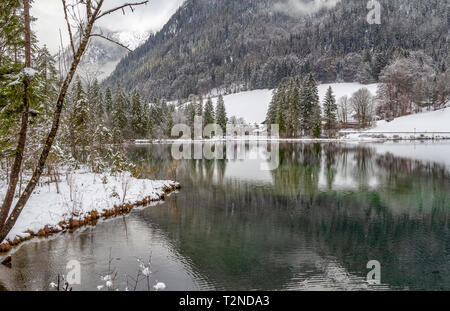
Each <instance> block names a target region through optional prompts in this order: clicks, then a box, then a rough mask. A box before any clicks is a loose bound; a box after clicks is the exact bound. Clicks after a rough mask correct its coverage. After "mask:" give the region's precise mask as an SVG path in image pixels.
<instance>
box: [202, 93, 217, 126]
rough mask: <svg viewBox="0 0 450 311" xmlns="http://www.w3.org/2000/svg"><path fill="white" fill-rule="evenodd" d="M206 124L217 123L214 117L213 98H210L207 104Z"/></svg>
mask: <svg viewBox="0 0 450 311" xmlns="http://www.w3.org/2000/svg"><path fill="white" fill-rule="evenodd" d="M204 117H205V120H204V124H205V125H208V124H213V123H214V122H215V116H214V105H213V102H212V100H211V97H209V98H208V100H207V101H206V104H205V112H204Z"/></svg>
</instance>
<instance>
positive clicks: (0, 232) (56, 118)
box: [0, 0, 103, 243]
mask: <svg viewBox="0 0 450 311" xmlns="http://www.w3.org/2000/svg"><path fill="white" fill-rule="evenodd" d="M101 3H103V1H101ZM24 5H26V6H28V12H29V0H24ZM100 7H101V4H100V5H99V6H98V10H97V12H95V14H94V17H92V18H91V19H90V20H89V21H88V24H87V27H86V30H85V32H84V35H83V38H82V40H81V43H80V46H79V48H78V50H77V53H76V54H75V55H74V59H73V61H72V65H71V67H70V71H69V73H68V75H67V76H66V79H65V80H64V83H63V85H62V87H61V90H60V93H59V96H58V100H57V102H56V108H55V113H54V115H53V121H52V127H51V129H50V132H49V134H48V136H47V140H46V142H45V145H44V148H43V150H42V153H41V156H40V158H39V162H38V164H37V166H36V168H35V170H34V172H33V176H32V178H31V180H30V181H29V183H28V185H27V187H26V188H25V190H24V192H23V193H22V195H21V196H20V198H19V201H18V202H17V204H16V206H15V207H14V210H13V211H12V213H11V215H10V216H9V218H8V219H7V220H6V223H4V224H3V226H2V227H1V228H0V243H1V242H3V240H4V239H5V238H6V236H7V235H8V233H9V232H10V231H11V229H12V228H13V227H14V224H15V223H16V221H17V219H18V217H19V215H20V213H21V212H22V210H23V208H24V207H25V204H26V203H27V202H28V199H29V198H30V196H31V194H32V193H33V191H34V189H35V187H36V185H37V183H38V182H39V179H40V178H41V175H42V171H43V170H44V166H45V162H46V161H47V157H48V155H49V153H50V150H51V148H52V146H53V143H54V141H55V138H56V135H57V133H58V129H59V124H60V121H61V112H62V109H63V106H64V100H65V97H66V94H67V90H68V89H69V86H70V83H71V82H72V79H73V77H74V75H75V72H76V69H77V67H78V64H79V63H80V60H81V57H82V55H83V53H84V51H85V50H86V47H87V44H88V42H89V38H90V35H91V32H92V28H93V26H94V23H95V20H96V19H95V16H97V14H98V12H99V10H100ZM25 11H26V10H25ZM25 17H26V16H25ZM28 18H29V14H28ZM28 30H29V24H28ZM27 115H28V114H27ZM25 129H26V127H25ZM25 134H26V131H25ZM24 142H25V140H24ZM17 175H18V174H17ZM15 184H17V180H16V183H15ZM14 191H15V185H14V188H13V189H12V192H13V193H12V196H11V202H12V198H13V196H14ZM10 206H11V204H9V207H10ZM9 207H8V212H9ZM8 212H6V213H5V215H4V214H3V209H2V217H5V218H6V217H7V216H8Z"/></svg>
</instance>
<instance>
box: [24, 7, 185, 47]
mask: <svg viewBox="0 0 450 311" xmlns="http://www.w3.org/2000/svg"><path fill="white" fill-rule="evenodd" d="M183 1H184V0H151V1H150V2H149V4H147V5H146V6H141V7H137V8H136V10H135V11H134V13H131V12H130V10H129V9H127V11H126V12H127V14H126V15H122V12H116V13H115V14H112V15H109V16H106V17H104V18H102V20H101V22H99V25H100V26H104V27H107V28H108V29H111V30H121V31H123V30H126V31H139V30H152V31H157V30H159V29H160V28H161V27H162V26H164V24H165V23H166V22H167V21H168V20H169V18H170V17H171V16H172V14H173V13H175V11H176V10H177V9H178V8H179V6H180V5H181V4H182V3H183ZM125 2H131V1H130V0H106V1H105V5H104V8H105V9H108V8H111V7H114V6H117V5H120V4H123V3H125ZM32 14H33V16H34V17H36V18H37V21H36V22H35V23H34V25H33V29H34V30H35V31H36V32H37V36H38V39H39V42H40V44H41V45H44V44H45V45H47V47H48V48H49V49H50V51H51V52H52V53H56V52H57V51H58V48H59V45H60V43H59V42H60V40H59V29H61V31H62V33H63V36H64V37H65V39H64V40H66V38H67V30H66V25H65V21H64V13H63V9H62V2H61V0H36V1H34V4H33V7H32ZM64 42H67V41H64Z"/></svg>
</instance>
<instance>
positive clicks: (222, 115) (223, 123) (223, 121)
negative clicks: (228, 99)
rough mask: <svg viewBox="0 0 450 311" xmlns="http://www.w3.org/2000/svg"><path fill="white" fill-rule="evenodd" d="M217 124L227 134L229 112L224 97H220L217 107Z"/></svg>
mask: <svg viewBox="0 0 450 311" xmlns="http://www.w3.org/2000/svg"><path fill="white" fill-rule="evenodd" d="M215 117H216V124H218V125H219V126H220V127H221V128H222V131H223V133H224V134H225V133H226V131H227V122H228V120H227V112H226V109H225V102H224V100H223V96H222V95H219V98H218V100H217V106H216V113H215Z"/></svg>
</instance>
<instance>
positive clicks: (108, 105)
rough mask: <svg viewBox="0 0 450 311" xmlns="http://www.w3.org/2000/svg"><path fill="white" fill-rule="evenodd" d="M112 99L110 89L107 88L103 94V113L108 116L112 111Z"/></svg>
mask: <svg viewBox="0 0 450 311" xmlns="http://www.w3.org/2000/svg"><path fill="white" fill-rule="evenodd" d="M113 105H114V103H113V98H112V93H111V89H110V88H109V87H108V88H107V89H106V92H105V113H106V114H107V115H108V116H110V115H111V112H112V111H113Z"/></svg>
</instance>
